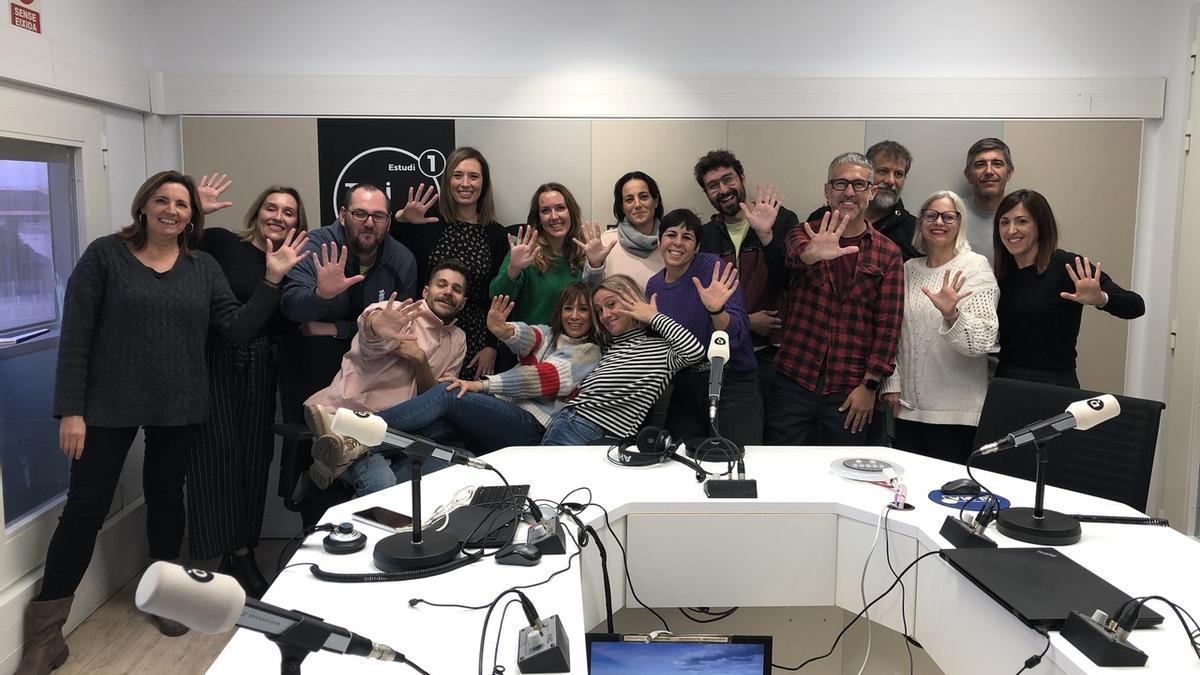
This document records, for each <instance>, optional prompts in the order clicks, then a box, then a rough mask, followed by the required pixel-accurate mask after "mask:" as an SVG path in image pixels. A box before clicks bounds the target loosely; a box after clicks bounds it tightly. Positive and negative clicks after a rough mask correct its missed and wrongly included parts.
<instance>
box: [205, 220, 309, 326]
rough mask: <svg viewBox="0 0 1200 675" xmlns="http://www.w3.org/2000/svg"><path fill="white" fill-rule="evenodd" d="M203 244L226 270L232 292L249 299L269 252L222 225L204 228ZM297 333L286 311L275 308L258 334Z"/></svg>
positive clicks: (264, 271) (260, 278)
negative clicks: (286, 315) (284, 312)
mask: <svg viewBox="0 0 1200 675" xmlns="http://www.w3.org/2000/svg"><path fill="white" fill-rule="evenodd" d="M201 246H202V248H203V249H204V252H205V253H208V254H209V255H211V256H212V257H213V259H214V260H216V261H217V264H218V265H220V266H221V270H222V271H223V272H225V279H227V280H228V281H229V289H230V290H232V291H233V295H234V297H236V298H237V299H238V302H241V303H247V302H250V298H252V297H253V296H254V292H255V291H256V290H258V286H259V284H260V283H261V282H262V280H263V278H264V277H266V276H267V254H266V252H264V251H261V250H259V249H258V248H257V247H256V246H255V245H254V244H251V243H250V242H248V241H246V240H244V239H242V237H241V235H240V234H238V233H236V232H230V231H229V230H226V229H223V228H220V227H212V228H205V230H204V241H203V242H202V244H201ZM213 330H214V331H216V330H217V328H216V327H215V326H214V327H213ZM295 332H296V324H295V323H294V322H292V321H289V320H288V318H287V317H285V316H284V315H283V311H282V310H281V309H279V308H278V307H276V308H275V311H274V312H272V313H271V318H270V319H268V320H267V322H266V323H264V324H263V326H262V328H260V329H259V330H258V333H257V334H256V335H255V337H277V336H280V335H286V334H294V333H295Z"/></svg>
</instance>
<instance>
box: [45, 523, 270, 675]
mask: <svg viewBox="0 0 1200 675" xmlns="http://www.w3.org/2000/svg"><path fill="white" fill-rule="evenodd" d="M283 544H284V541H283V540H281V539H268V540H263V541H262V542H260V545H259V548H258V549H256V550H255V557H256V558H257V560H258V565H259V567H260V568H262V571H263V574H264V575H265V576H266V577H267V579H268V580H271V579H273V578H274V576H275V574H274V572H275V560H276V558H277V557H278V555H279V551H280V550H281V549H282V548H283ZM218 563H219V561H218V560H207V561H203V560H201V561H192V562H191V563H189V564H192V565H194V566H196V567H201V568H205V569H211V570H215V569H216V568H217V564H218ZM139 579H140V577H138V578H135V579H133V580H132V581H130V582H129V583H128V584H126V585H125V587H124V588H122V589H121V591H120V592H119V593H117V594H116V595H115V596H113V597H112V598H110V599H109V600H108V602H106V603H104V604H103V605H102V606H101V607H100V609H98V610H96V612H95V613H93V614H92V615H91V616H89V617H88V618H87V619H86V620H85V621H84V622H83V623H82V624H80V625H79V627H77V628H76V629H75V630H74V631H72V633H71V634H70V635H68V636H67V645H68V646H70V648H71V657H70V658H69V659H67V662H66V664H64V665H63V667H61V668H59V669H58V670H56V671H54V673H55V675H81V674H84V673H87V674H88V675H93V674H103V675H108V674H110V673H111V674H113V675H116V674H118V673H144V674H146V675H151V674H152V675H163V674H164V673H169V674H170V675H194V674H198V673H203V672H204V671H206V670H208V667H209V666H210V665H211V664H212V662H213V661H214V660H216V658H217V654H219V653H220V651H221V650H222V649H223V648H224V647H225V643H227V642H229V639H230V638H231V637H233V631H230V632H228V633H224V634H222V635H204V634H201V633H197V632H196V631H189V632H188V633H187V634H186V635H183V636H181V637H175V638H171V637H166V636H164V635H162V634H161V633H159V632H158V629H157V628H155V627H154V624H153V623H151V622H150V618H149V617H148V616H147V615H145V614H143V613H141V612H139V611H138V609H137V608H136V607H134V606H133V594H134V591H135V590H137V584H138V580H139Z"/></svg>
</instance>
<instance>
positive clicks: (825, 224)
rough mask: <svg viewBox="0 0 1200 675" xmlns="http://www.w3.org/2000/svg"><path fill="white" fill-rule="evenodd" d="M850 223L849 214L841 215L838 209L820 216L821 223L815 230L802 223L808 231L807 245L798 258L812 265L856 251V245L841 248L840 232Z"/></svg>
mask: <svg viewBox="0 0 1200 675" xmlns="http://www.w3.org/2000/svg"><path fill="white" fill-rule="evenodd" d="M849 224H850V216H848V215H847V216H843V215H842V214H841V212H840V211H832V212H827V213H826V214H825V215H824V216H823V217H822V218H821V224H820V225H819V226H817V231H816V232H814V231H813V229H812V227H810V226H809V224H808V223H805V224H804V231H805V232H807V233H808V238H809V239H808V246H806V247H805V248H804V251H803V252H802V253H801V254H800V258H801V259H802V260H803V261H804V262H805V263H806V264H809V265H812V264H814V263H816V262H818V261H820V260H833V259H835V258H840V257H842V256H844V255H849V254H851V253H858V247H857V246H847V247H845V248H842V245H841V243H840V242H841V238H842V233H843V232H845V231H846V226H847V225H849Z"/></svg>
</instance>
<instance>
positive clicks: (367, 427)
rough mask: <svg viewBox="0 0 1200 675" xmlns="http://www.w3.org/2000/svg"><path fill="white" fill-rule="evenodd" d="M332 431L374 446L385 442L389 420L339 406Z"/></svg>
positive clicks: (331, 427) (371, 446)
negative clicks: (385, 420)
mask: <svg viewBox="0 0 1200 675" xmlns="http://www.w3.org/2000/svg"><path fill="white" fill-rule="evenodd" d="M329 429H330V431H332V432H333V433H335V434H341V435H342V436H349V437H350V438H353V439H354V440H356V441H358V442H359V443H362V444H363V445H365V446H367V447H370V448H373V447H375V446H377V445H379V444H380V443H382V442H383V436H384V434H386V433H387V422H384V421H383V418H382V417H380V416H379V415H372V414H371V413H366V412H355V411H353V410H350V409H349V408H338V409H337V412H335V413H334V415H333V424H331V425H329Z"/></svg>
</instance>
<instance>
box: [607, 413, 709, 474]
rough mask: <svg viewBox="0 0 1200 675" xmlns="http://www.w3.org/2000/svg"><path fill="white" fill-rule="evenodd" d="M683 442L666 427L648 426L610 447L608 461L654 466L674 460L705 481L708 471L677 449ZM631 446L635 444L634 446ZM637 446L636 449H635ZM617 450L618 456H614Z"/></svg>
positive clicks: (618, 464)
mask: <svg viewBox="0 0 1200 675" xmlns="http://www.w3.org/2000/svg"><path fill="white" fill-rule="evenodd" d="M682 445H683V443H682V442H681V441H677V440H676V439H674V438H672V437H671V433H670V432H669V431H667V430H666V429H659V428H658V427H646V428H645V429H642V430H641V431H639V432H638V434H637V436H632V437H629V438H625V439H622V440H621V441H620V442H619V443H618V444H616V445H614V446H612V447H611V448H609V455H608V461H610V462H612V463H613V464H616V465H617V466H632V467H640V466H654V465H655V464H662V463H664V462H666V461H667V460H674V461H676V462H679V463H680V464H683V465H684V466H687V467H689V468H691V469H692V470H693V471H695V472H696V482H697V483H702V482H704V477H705V476H707V475H708V471H705V470H704V467H702V466H700V465H699V464H698V463H696V462H693V461H692V460H690V459H688V458H687V457H684V456H683V455H680V454H679V453H678V452H677V450H678V449H679V447H680V446H682ZM630 446H633V447H632V448H631V447H630ZM635 448H636V449H635ZM613 451H616V457H615V458H614V457H613V454H612V453H613Z"/></svg>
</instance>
